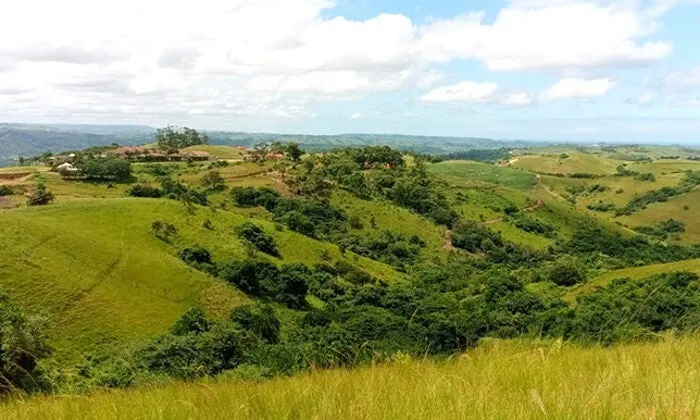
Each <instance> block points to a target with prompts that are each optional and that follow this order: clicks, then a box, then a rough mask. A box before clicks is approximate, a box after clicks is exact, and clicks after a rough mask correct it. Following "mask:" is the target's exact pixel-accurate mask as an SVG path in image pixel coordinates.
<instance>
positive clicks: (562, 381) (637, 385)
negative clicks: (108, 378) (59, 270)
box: [0, 337, 700, 420]
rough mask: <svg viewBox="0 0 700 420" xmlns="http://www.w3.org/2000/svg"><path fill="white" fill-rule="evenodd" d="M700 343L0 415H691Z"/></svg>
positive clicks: (9, 407)
mask: <svg viewBox="0 0 700 420" xmlns="http://www.w3.org/2000/svg"><path fill="white" fill-rule="evenodd" d="M698 346H700V339H698V338H697V337H687V338H679V339H673V338H668V337H667V338H665V339H662V341H660V342H658V343H645V344H629V345H622V346H616V347H610V348H599V347H589V348H581V347H577V346H574V345H569V344H562V343H561V342H547V343H542V342H527V341H510V342H503V341H491V342H487V343H486V344H485V345H482V346H480V347H479V348H477V349H476V350H473V351H470V352H468V353H466V354H465V355H463V356H462V357H459V358H457V359H453V360H451V361H446V362H434V361H428V360H426V361H413V362H408V361H404V362H396V363H392V364H386V365H379V366H374V367H366V368H358V369H353V370H350V371H347V370H332V371H319V372H312V373H310V374H305V375H299V376H295V377H291V378H284V379H275V380H271V381H265V382H260V383H254V382H245V381H235V380H228V381H227V380H225V379H220V380H212V381H208V382H199V383H191V384H187V383H179V382H176V383H170V384H165V385H162V386H159V387H153V388H143V389H134V390H128V391H114V392H105V393H96V394H93V395H88V396H53V397H36V398H30V399H26V400H23V399H19V400H13V401H10V402H6V403H4V404H2V405H0V417H3V418H8V419H9V418H12V419H32V420H34V419H142V418H149V419H225V418H236V419H263V418H264V419H289V418H294V419H433V418H450V419H462V418H464V419H467V418H473V419H505V418H512V419H516V418H517V419H541V418H542V419H543V418H577V419H591V418H626V419H652V418H674V419H675V418H677V419H681V418H683V419H690V418H697V417H698V416H699V415H700V404H699V403H698V401H699V399H700V381H698V377H697V375H698V372H699V371H700V358H698V357H697V356H696V353H697V351H696V350H697V348H698Z"/></svg>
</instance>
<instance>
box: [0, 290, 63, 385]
mask: <svg viewBox="0 0 700 420" xmlns="http://www.w3.org/2000/svg"><path fill="white" fill-rule="evenodd" d="M50 354H51V348H50V347H49V345H48V344H47V341H46V337H45V336H44V334H43V333H42V331H41V329H40V326H39V323H38V321H37V320H36V319H33V318H30V317H27V316H26V315H25V314H24V313H23V312H22V311H21V310H20V309H19V308H18V307H17V306H15V305H14V304H13V303H12V302H11V301H10V298H9V297H8V296H7V295H6V294H5V293H2V292H0V394H6V393H8V392H11V391H16V390H20V391H37V390H40V389H42V388H45V387H46V386H48V385H49V384H47V383H46V381H45V377H44V375H43V372H42V371H41V369H40V368H39V367H38V362H39V361H40V360H41V359H43V358H46V357H48V356H49V355H50Z"/></svg>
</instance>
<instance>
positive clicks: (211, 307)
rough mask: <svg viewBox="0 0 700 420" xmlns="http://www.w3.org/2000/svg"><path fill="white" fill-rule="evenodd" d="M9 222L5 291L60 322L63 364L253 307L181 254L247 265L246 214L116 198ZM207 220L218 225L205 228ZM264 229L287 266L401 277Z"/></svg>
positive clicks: (23, 211) (10, 213) (25, 214)
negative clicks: (160, 225) (188, 321)
mask: <svg viewBox="0 0 700 420" xmlns="http://www.w3.org/2000/svg"><path fill="white" fill-rule="evenodd" d="M2 218H3V223H2V224H0V278H2V279H3V283H2V286H3V290H5V291H6V292H8V293H10V294H11V295H12V296H13V298H14V299H16V301H17V302H18V303H19V304H21V305H22V306H23V307H25V308H28V309H30V310H32V311H36V312H38V313H43V314H45V315H46V316H47V318H49V319H51V320H52V322H53V325H52V326H51V328H50V331H51V332H52V334H51V337H50V338H51V342H52V344H53V345H54V346H55V347H56V351H57V354H58V355H59V356H60V357H68V358H70V357H73V356H74V355H76V354H77V353H79V352H80V351H84V350H85V349H87V348H91V349H95V348H109V347H110V346H113V345H115V344H118V343H123V342H128V341H133V340H138V339H141V338H145V337H148V336H151V335H153V334H156V333H160V332H162V331H165V330H167V329H168V328H169V327H170V326H171V325H172V324H173V323H174V322H175V321H176V320H177V319H178V317H179V316H180V315H181V314H182V313H183V312H184V311H186V310H187V309H190V308H192V307H199V306H201V307H203V308H204V309H205V310H207V311H209V312H210V313H212V314H215V315H219V316H225V315H228V313H229V312H230V310H231V309H233V308H234V307H235V306H238V305H241V304H245V303H248V302H250V300H249V299H248V297H246V296H245V295H244V294H243V293H241V292H240V291H238V290H236V289H234V288H231V287H229V286H228V285H226V284H225V283H223V282H221V281H220V280H217V279H214V278H212V277H210V276H208V275H206V274H204V273H202V272H200V271H197V270H194V269H192V268H190V267H188V266H187V265H186V264H185V263H183V262H182V261H181V260H180V259H179V258H178V256H177V254H178V252H179V251H180V250H181V249H182V248H184V247H187V246H191V245H193V244H196V243H199V244H205V245H206V246H207V247H208V248H209V250H210V251H211V253H212V255H213V256H214V258H215V259H216V260H219V261H221V260H229V259H235V258H239V259H240V258H246V256H247V251H246V248H245V246H244V245H243V244H242V243H241V241H240V240H239V239H238V238H237V237H236V236H235V234H234V227H235V226H236V225H239V224H241V223H243V222H245V221H246V220H249V219H248V216H246V215H244V214H237V213H233V212H227V211H216V210H215V209H204V208H202V209H200V210H198V211H196V213H194V214H190V213H188V212H187V211H186V210H185V208H184V207H183V206H182V204H180V203H178V202H176V201H172V200H150V199H135V198H115V199H92V200H73V201H72V202H68V203H66V204H54V205H51V206H47V207H42V208H36V207H34V208H19V209H12V210H7V211H5V212H4V213H3V214H2ZM155 220H161V221H163V222H166V223H172V224H173V225H175V226H176V228H177V229H178V233H177V235H176V236H175V237H174V238H173V239H172V241H171V243H165V242H163V241H162V240H160V239H158V238H156V237H155V235H154V234H153V233H152V231H151V229H150V225H151V223H152V222H153V221H155ZM205 220H210V222H211V223H212V226H213V227H212V228H210V229H206V228H204V227H203V223H204V221H205ZM256 223H257V224H259V225H260V226H262V227H263V228H264V229H266V230H267V231H268V232H270V233H271V234H272V235H274V237H275V239H276V242H277V246H278V247H279V249H280V254H281V258H282V260H280V261H284V262H303V263H306V264H308V265H313V264H315V263H319V262H323V261H326V260H328V259H330V260H331V261H334V260H339V259H343V260H345V259H348V260H349V261H350V262H351V263H352V264H355V265H358V266H360V267H362V268H363V269H364V270H366V271H367V272H369V273H371V274H373V275H376V276H378V277H380V278H384V279H387V280H389V281H392V280H396V281H398V280H400V279H401V275H399V274H398V273H396V272H395V271H394V270H393V269H392V268H391V267H389V266H387V265H385V264H383V263H380V262H377V261H373V260H370V259H367V258H362V257H357V256H355V258H353V257H352V254H351V253H348V254H347V255H342V256H341V254H340V251H339V250H338V247H337V246H334V245H332V244H327V243H321V242H319V241H315V240H313V239H311V238H308V237H306V236H303V235H300V234H298V233H295V232H292V231H289V230H283V231H278V230H277V229H276V228H275V225H274V224H273V223H272V222H269V221H265V220H257V221H256ZM86 227H89V229H87V228H86ZM18 239H21V240H18ZM323 250H325V252H322V251H323Z"/></svg>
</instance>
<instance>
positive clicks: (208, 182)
mask: <svg viewBox="0 0 700 420" xmlns="http://www.w3.org/2000/svg"><path fill="white" fill-rule="evenodd" d="M200 182H201V183H202V186H204V187H205V188H209V189H211V190H220V189H222V188H223V187H224V182H225V180H224V178H223V177H222V176H221V174H220V173H219V171H209V172H207V173H206V174H204V175H203V176H202V179H201V180H200Z"/></svg>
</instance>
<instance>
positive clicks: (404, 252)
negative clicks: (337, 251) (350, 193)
mask: <svg viewBox="0 0 700 420" xmlns="http://www.w3.org/2000/svg"><path fill="white" fill-rule="evenodd" d="M334 242H336V243H337V244H338V245H340V247H341V249H343V250H348V251H352V252H354V253H355V254H358V255H362V256H364V257H367V258H371V259H373V260H376V261H382V262H385V263H387V264H390V265H393V266H394V267H397V268H399V269H401V270H405V269H406V267H407V266H410V265H412V264H415V263H416V262H418V260H419V256H420V250H421V248H423V247H425V242H424V241H423V240H422V239H421V238H420V237H419V236H417V235H412V236H409V235H406V234H402V233H399V232H392V231H390V230H382V231H379V232H377V233H373V234H369V235H362V236H360V235H345V234H344V235H340V236H339V237H338V238H336V240H335V241H334Z"/></svg>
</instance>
